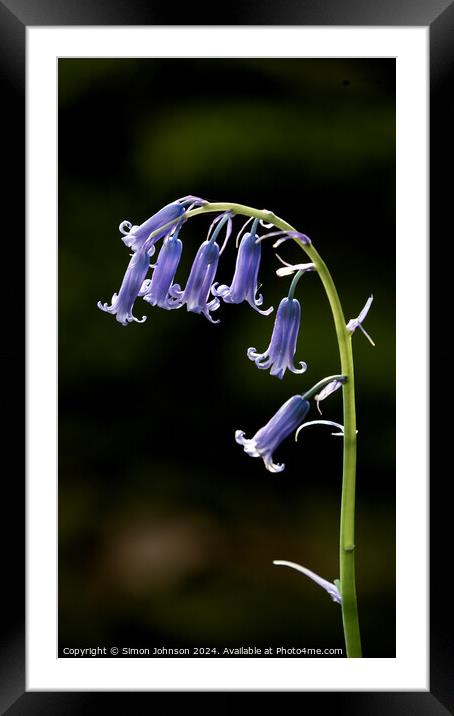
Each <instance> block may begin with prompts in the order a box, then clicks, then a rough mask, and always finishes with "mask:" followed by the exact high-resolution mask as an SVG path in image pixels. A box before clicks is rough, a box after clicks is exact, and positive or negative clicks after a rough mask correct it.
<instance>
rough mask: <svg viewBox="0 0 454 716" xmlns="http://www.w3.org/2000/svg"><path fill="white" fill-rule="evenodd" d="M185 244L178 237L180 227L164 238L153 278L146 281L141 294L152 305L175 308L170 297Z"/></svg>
mask: <svg viewBox="0 0 454 716" xmlns="http://www.w3.org/2000/svg"><path fill="white" fill-rule="evenodd" d="M182 249H183V244H182V243H181V240H180V239H179V238H178V229H177V230H176V231H175V233H174V234H172V235H171V236H168V237H167V238H166V239H164V242H163V244H162V246H161V250H160V252H159V254H158V258H157V261H156V264H155V266H154V269H153V276H152V277H151V279H147V280H146V281H144V283H143V285H142V288H141V290H140V293H139V296H143V299H144V301H147V303H150V304H151V305H152V306H159V307H160V308H165V309H167V310H169V309H171V308H174V306H173V305H172V302H171V299H170V288H171V286H172V282H173V279H174V278H175V273H176V270H177V268H178V264H179V262H180V257H181V252H182Z"/></svg>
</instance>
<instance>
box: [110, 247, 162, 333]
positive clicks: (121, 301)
mask: <svg viewBox="0 0 454 716" xmlns="http://www.w3.org/2000/svg"><path fill="white" fill-rule="evenodd" d="M146 249H147V246H146V244H144V245H143V246H142V248H140V249H138V250H137V251H136V253H134V254H133V255H132V257H131V260H130V262H129V266H128V268H127V269H126V273H125V276H124V279H123V282H122V284H121V286H120V290H119V292H118V294H117V293H114V295H113V296H112V302H111V305H110V306H108V305H107V303H101V301H98V308H100V309H101V311H106V312H107V313H113V314H114V315H116V317H117V321H118V322H119V323H121V324H122V325H123V326H126V325H127V324H128V323H130V322H131V321H136V322H137V323H143V322H144V321H145V320H146V316H142V318H141V319H138V318H135V316H133V315H132V309H133V306H134V301H135V300H136V298H137V296H138V295H139V291H140V289H141V286H142V284H143V281H144V279H145V276H146V275H147V272H148V269H149V267H150V257H149V255H148V253H147V250H146Z"/></svg>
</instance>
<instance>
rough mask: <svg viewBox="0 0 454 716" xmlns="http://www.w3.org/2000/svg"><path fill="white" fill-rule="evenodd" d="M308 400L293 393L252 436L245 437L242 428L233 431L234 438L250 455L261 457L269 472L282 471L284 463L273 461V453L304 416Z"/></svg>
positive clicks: (307, 407) (306, 411)
mask: <svg viewBox="0 0 454 716" xmlns="http://www.w3.org/2000/svg"><path fill="white" fill-rule="evenodd" d="M309 407H310V404H309V401H308V400H305V399H304V398H303V397H302V396H301V395H294V396H293V397H292V398H289V400H287V402H286V403H284V405H282V406H281V407H280V408H279V410H278V411H277V413H276V414H275V415H274V416H273V417H272V418H271V420H270V421H269V422H268V423H267V424H266V425H265V426H264V427H263V428H260V430H259V431H258V432H256V434H255V435H254V437H253V438H249V439H248V438H245V437H244V432H243V431H242V430H237V431H236V432H235V440H236V442H237V443H238V444H239V445H242V446H243V448H244V452H245V453H247V454H248V455H250V456H251V457H261V458H262V459H263V462H264V463H265V467H266V469H267V470H269V471H270V472H282V470H283V469H284V468H285V465H284V464H275V463H274V462H273V453H274V451H275V450H276V448H277V447H278V446H279V445H280V444H281V442H282V441H283V440H285V438H286V437H288V436H289V435H290V433H292V432H293V431H294V430H295V429H296V428H297V427H298V426H299V425H301V423H302V422H303V420H304V418H305V417H306V415H307V413H308V411H309Z"/></svg>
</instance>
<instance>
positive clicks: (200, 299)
mask: <svg viewBox="0 0 454 716" xmlns="http://www.w3.org/2000/svg"><path fill="white" fill-rule="evenodd" d="M218 262H219V246H218V244H217V243H216V242H214V243H211V242H210V241H209V240H207V241H204V242H203V244H202V245H201V246H200V248H199V250H198V251H197V254H196V257H195V259H194V261H193V264H192V266H191V271H190V273H189V278H188V280H187V283H186V286H185V288H184V290H183V289H182V288H181V286H180V285H179V284H178V283H175V284H174V285H173V286H172V287H171V288H170V296H171V298H172V299H173V300H172V301H171V302H170V307H171V308H181V306H184V304H186V309H187V310H188V311H192V312H193V313H203V315H204V316H206V318H208V320H209V321H211V322H212V323H219V321H215V320H214V319H213V318H212V317H211V315H210V311H215V310H216V309H217V308H219V303H220V301H219V299H218V298H213V299H212V300H211V301H209V300H208V297H209V295H210V291H211V286H212V284H213V279H214V277H215V275H216V269H217V267H218Z"/></svg>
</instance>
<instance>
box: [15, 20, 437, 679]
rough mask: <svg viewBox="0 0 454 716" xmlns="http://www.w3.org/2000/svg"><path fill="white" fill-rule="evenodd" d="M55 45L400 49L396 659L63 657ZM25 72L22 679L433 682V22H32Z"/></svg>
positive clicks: (285, 51)
mask: <svg viewBox="0 0 454 716" xmlns="http://www.w3.org/2000/svg"><path fill="white" fill-rule="evenodd" d="M150 48H152V55H150ZM232 48H235V49H234V53H233V54H232ZM59 56H74V57H86V56H89V57H97V56H103V57H106V56H108V57H149V56H154V57H165V56H172V57H177V56H186V57H190V56H198V57H199V56H216V57H219V56H222V57H232V56H241V57H248V56H251V57H260V56H266V57H272V56H279V57H286V56H289V57H290V56H298V57H300V56H304V57H309V56H310V57H345V56H348V57H373V56H374V57H396V58H397V63H396V66H397V438H398V441H397V475H398V480H397V658H396V659H362V660H348V659H304V660H299V659H273V658H270V659H252V658H251V659H242V658H238V659H220V658H219V659H216V658H213V659H204V660H203V661H201V660H197V659H153V660H151V661H150V660H148V659H121V658H118V659H92V660H90V659H58V658H56V643H57V632H56V614H57V602H56V595H57V585H56V574H57V559H56V555H57V539H56V535H57V531H56V529H57V525H56V509H55V506H56V501H57V491H56V485H57V480H56V474H57V461H56V455H57V443H56V436H57V416H56V409H55V406H56V404H57V388H56V375H57V361H56V356H57V303H56V295H57V293H56V291H57V284H56V276H57V273H56V266H57V251H56V247H57V226H56V219H55V218H54V217H56V216H57V205H56V196H57V173H56V166H57V155H56V130H57V126H56V117H57V106H56V102H57V93H56V70H57V62H56V58H57V57H59ZM27 73H28V74H27V77H28V82H27V108H28V115H27V144H28V172H27V198H28V216H27V244H28V294H27V295H28V299H27V308H28V364H27V376H28V423H27V427H28V470H27V492H28V501H27V524H28V533H27V565H28V569H27V579H28V599H27V632H28V649H27V678H26V682H27V690H38V689H45V690H76V689H82V690H116V689H118V690H153V689H156V690H185V691H189V690H203V691H206V690H211V689H213V690H229V689H234V690H268V689H269V690H322V691H327V690H336V691H337V690H339V691H342V690H347V691H351V690H371V691H378V690H428V688H429V685H428V596H427V595H428V589H427V579H428V557H427V554H428V547H427V544H428V531H427V528H428V517H427V514H428V481H427V458H428V455H427V453H428V445H427V426H426V420H425V419H424V417H423V416H426V415H427V385H425V384H424V383H425V380H426V376H427V370H428V365H427V345H428V342H427V339H428V329H427V305H428V280H427V268H428V266H427V253H428V28H426V27H422V28H421V27H420V28H377V27H367V28H352V27H350V28H337V27H323V28H320V27H317V28H305V27H290V28H284V27H233V28H232V27H216V28H214V27H203V28H197V27H171V28H169V27H162V28H152V27H143V26H142V27H137V28H121V27H120V28H119V27H115V28H113V27H108V28H94V27H89V28H78V27H64V28H41V27H28V28H27ZM188 191H190V187H188ZM234 198H235V197H232V199H234ZM373 220H374V217H373V216H372V217H371V221H373ZM364 240H365V241H367V226H365V227H364ZM382 249H383V250H384V251H386V237H385V236H384V237H383V247H382ZM409 260H410V261H411V265H410V267H409V263H408V262H409ZM416 337H417V343H416ZM409 506H410V508H409ZM377 618H380V615H377Z"/></svg>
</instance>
